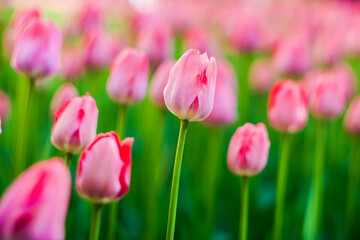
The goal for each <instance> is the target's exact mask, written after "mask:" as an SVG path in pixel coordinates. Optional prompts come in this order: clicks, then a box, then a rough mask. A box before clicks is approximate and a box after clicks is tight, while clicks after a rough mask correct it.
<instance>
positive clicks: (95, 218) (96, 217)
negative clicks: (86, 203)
mask: <svg viewBox="0 0 360 240" xmlns="http://www.w3.org/2000/svg"><path fill="white" fill-rule="evenodd" d="M101 207H102V204H101V203H93V215H92V219H91V229H90V240H97V239H99V233H100V221H101Z"/></svg>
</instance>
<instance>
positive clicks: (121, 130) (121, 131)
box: [116, 104, 127, 139]
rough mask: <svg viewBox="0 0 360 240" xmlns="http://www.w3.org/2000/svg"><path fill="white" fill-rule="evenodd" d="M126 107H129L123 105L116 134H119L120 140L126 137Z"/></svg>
mask: <svg viewBox="0 0 360 240" xmlns="http://www.w3.org/2000/svg"><path fill="white" fill-rule="evenodd" d="M126 107H127V106H126V105H125V104H121V105H120V108H119V112H118V119H117V124H116V132H117V133H118V135H119V138H120V139H122V138H123V137H124V129H125V117H126Z"/></svg>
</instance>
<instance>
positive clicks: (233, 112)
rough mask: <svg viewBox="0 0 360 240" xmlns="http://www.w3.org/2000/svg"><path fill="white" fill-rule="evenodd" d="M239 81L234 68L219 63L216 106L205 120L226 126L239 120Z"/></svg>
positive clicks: (223, 62)
mask: <svg viewBox="0 0 360 240" xmlns="http://www.w3.org/2000/svg"><path fill="white" fill-rule="evenodd" d="M236 81H237V79H236V75H235V72H234V69H233V68H232V66H231V65H230V64H229V63H227V62H226V61H217V77H216V85H215V97H214V106H213V109H212V111H211V113H210V115H209V116H208V117H207V118H206V119H205V120H204V121H205V122H207V123H210V124H215V125H226V124H230V123H233V122H234V121H235V120H236V119H237V102H238V99H237V82H236Z"/></svg>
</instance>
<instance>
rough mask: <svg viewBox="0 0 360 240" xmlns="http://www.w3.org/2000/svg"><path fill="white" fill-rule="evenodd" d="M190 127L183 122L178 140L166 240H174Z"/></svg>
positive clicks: (187, 123)
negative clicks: (185, 150) (183, 162)
mask: <svg viewBox="0 0 360 240" xmlns="http://www.w3.org/2000/svg"><path fill="white" fill-rule="evenodd" d="M188 125H189V122H188V121H187V120H181V124H180V132H179V138H178V143H177V148H176V155H175V164H174V172H173V177H172V184H171V194H170V205H169V215H168V223H167V231H166V240H172V239H174V233H175V220H176V208H177V200H178V193H179V183H180V173H181V163H182V158H183V153H184V145H185V139H186V133H187V128H188Z"/></svg>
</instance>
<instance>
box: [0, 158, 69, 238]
mask: <svg viewBox="0 0 360 240" xmlns="http://www.w3.org/2000/svg"><path fill="white" fill-rule="evenodd" d="M70 191H71V176H70V172H69V170H68V168H67V167H66V165H65V163H64V161H63V160H62V159H60V158H52V159H49V160H47V161H44V162H40V163H36V164H34V165H33V166H31V167H30V168H29V169H27V170H26V171H25V172H23V173H22V174H21V175H20V176H19V177H18V178H17V179H16V180H15V181H14V182H13V183H12V184H11V185H10V187H9V188H8V189H7V190H6V191H5V193H4V195H3V196H2V198H1V203H0V238H1V239H48V240H57V239H64V237H65V219H66V214H67V208H68V203H69V197H70Z"/></svg>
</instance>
